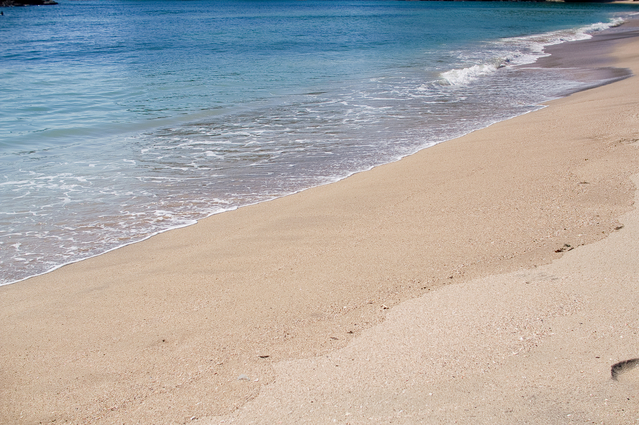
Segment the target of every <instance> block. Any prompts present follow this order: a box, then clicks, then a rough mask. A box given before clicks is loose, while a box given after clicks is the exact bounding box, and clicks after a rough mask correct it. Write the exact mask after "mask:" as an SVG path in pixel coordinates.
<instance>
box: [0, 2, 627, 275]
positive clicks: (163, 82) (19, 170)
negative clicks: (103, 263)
mask: <svg viewBox="0 0 639 425" xmlns="http://www.w3.org/2000/svg"><path fill="white" fill-rule="evenodd" d="M631 10H632V8H628V7H625V6H623V5H589V4H580V5H574V4H538V3H531V4H526V3H464V2H462V3H458V2H451V3H448V2H397V1H351V2H332V1H306V2H298V1H215V2H209V1H204V0H202V1H197V0H196V1H189V2H183V1H176V0H166V1H154V2H139V1H133V0H130V1H115V0H114V1H107V2H105V1H97V0H86V1H82V2H79V1H71V0H68V1H64V0H62V1H60V5H58V6H53V7H30V8H5V10H4V11H5V16H4V17H2V18H3V19H1V20H0V35H1V36H2V39H3V40H5V42H3V43H2V44H1V45H0V63H2V68H3V75H4V76H3V80H2V83H0V84H2V90H0V200H1V202H0V268H1V272H0V284H2V283H4V284H6V283H11V282H15V281H18V280H21V279H24V278H26V277H29V276H33V275H36V274H40V273H43V272H46V271H49V270H51V269H54V268H56V267H59V266H60V265H63V264H66V263H69V262H72V261H77V260H80V259H83V258H87V257H90V256H94V255H98V254H100V253H103V252H105V251H108V250H110V249H114V248H117V247H119V246H122V245H125V244H128V243H132V242H135V241H139V240H142V239H145V238H147V237H149V236H151V235H153V234H156V233H158V232H161V231H165V230H168V229H171V228H176V227H180V226H184V225H188V224H191V223H194V222H195V221H196V220H198V219H201V218H203V217H206V216H208V215H211V214H214V213H217V212H221V211H225V210H229V209H234V208H237V207H240V206H242V205H247V204H251V203H255V202H260V201H264V200H267V199H272V198H274V197H278V196H283V195H286V194H289V193H293V192H296V191H299V190H303V189H305V188H308V187H312V186H316V185H319V184H325V183H328V182H333V181H336V180H339V179H342V178H344V177H346V176H348V175H350V174H352V173H355V172H358V171H362V170H366V169H369V168H371V167H373V166H375V165H379V164H382V163H387V162H390V161H394V160H396V159H398V158H401V157H402V156H405V155H408V154H411V153H414V152H416V151H418V150H420V149H423V148H425V147H428V146H431V145H433V144H436V143H439V142H442V141H445V140H449V139H451V138H453V137H457V136H459V135H462V134H465V133H468V132H470V131H473V130H475V129H479V128H483V127H485V126H487V125H490V124H491V123H494V122H497V121H500V120H504V119H507V118H510V117H513V116H516V115H520V114H522V113H526V112H529V111H532V110H535V109H537V108H538V107H539V106H538V105H539V103H540V102H543V101H545V100H548V99H551V98H553V97H556V96H559V95H561V94H565V93H567V92H570V91H574V90H578V89H580V88H583V87H585V86H586V85H588V84H595V83H597V82H599V80H602V79H606V78H608V77H609V76H608V75H607V74H605V73H604V74H596V73H587V72H586V73H584V72H580V73H578V74H577V73H574V72H565V71H564V70H561V69H556V68H553V69H539V68H538V67H535V66H534V62H535V60H536V59H537V58H538V57H540V56H542V55H543V54H544V53H543V49H544V47H545V46H548V45H551V44H556V43H561V42H567V41H570V40H577V39H585V38H588V37H590V35H591V34H593V33H596V32H597V31H600V30H604V29H606V28H609V27H611V26H613V25H617V24H618V23H620V22H621V18H622V17H623V16H624V14H627V13H630V11H631ZM531 64H532V65H531ZM522 65H527V66H522Z"/></svg>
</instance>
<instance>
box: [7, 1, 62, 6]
mask: <svg viewBox="0 0 639 425" xmlns="http://www.w3.org/2000/svg"><path fill="white" fill-rule="evenodd" d="M52 4H58V3H56V2H55V1H53V0H0V6H3V7H10V6H39V5H52Z"/></svg>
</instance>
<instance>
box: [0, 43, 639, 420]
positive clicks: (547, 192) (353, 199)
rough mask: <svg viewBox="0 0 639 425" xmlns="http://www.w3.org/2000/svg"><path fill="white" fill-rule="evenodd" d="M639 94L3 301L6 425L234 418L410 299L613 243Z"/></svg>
mask: <svg viewBox="0 0 639 425" xmlns="http://www.w3.org/2000/svg"><path fill="white" fill-rule="evenodd" d="M622 43H623V46H627V45H630V44H632V45H634V46H636V45H637V43H638V41H637V39H636V38H635V39H632V40H625V41H623V42H622ZM625 52H626V53H625V56H624V57H623V60H625V61H626V62H631V59H632V58H631V55H630V54H629V53H628V51H625ZM636 62H637V60H636V59H635V62H632V63H631V65H629V66H634V70H635V74H637V72H639V71H638V68H637V63H636ZM624 66H625V64H624ZM635 79H636V77H631V78H630V79H626V80H623V81H619V82H616V83H614V84H611V85H606V86H602V87H598V88H596V89H592V90H588V91H585V92H579V93H576V94H573V95H571V96H569V97H568V98H563V99H559V100H555V101H552V102H550V103H549V106H548V107H547V108H544V109H541V110H538V111H535V112H533V113H530V114H525V115H523V116H519V117H516V118H513V119H511V120H507V121H503V122H500V123H497V124H494V125H493V126H490V127H488V128H486V129H483V130H479V131H476V132H473V133H470V134H469V135H466V136H464V137H461V138H458V139H454V140H452V141H448V142H446V143H442V144H439V145H436V146H434V147H431V148H428V149H425V150H422V151H420V152H419V153H417V154H415V155H413V156H410V157H406V158H404V159H402V160H401V161H398V162H394V163H390V164H386V165H383V166H379V167H376V168H374V169H372V170H369V171H367V172H363V173H359V174H355V175H353V176H351V177H349V178H348V179H345V180H341V181H340V182H337V183H333V184H330V185H325V186H320V187H316V188H313V189H308V190H306V191H303V192H299V193H297V194H294V195H290V196H287V197H283V198H278V199H275V200H272V201H269V202H265V203H260V204H255V205H252V206H248V207H243V208H241V209H238V210H235V211H231V212H227V213H225V214H218V215H214V216H211V217H209V218H207V219H206V220H203V221H201V222H200V223H198V224H196V225H193V226H189V227H185V228H183V229H179V230H174V231H172V232H166V233H162V234H160V235H157V236H154V237H152V238H151V239H148V240H146V241H144V242H140V243H136V244H133V245H128V246H126V247H124V248H119V249H117V250H115V251H111V252H110V253H108V254H103V255H100V256H98V257H93V258H92V259H89V260H83V261H82V262H79V263H74V264H71V265H68V266H65V267H62V268H60V269H57V270H56V271H53V272H50V273H47V274H45V275H41V276H39V277H35V278H30V279H28V280H26V281H21V282H20V283H19V284H18V285H6V286H3V287H1V288H0V291H1V292H2V294H1V296H0V300H1V301H0V303H2V309H0V311H2V318H0V323H2V326H3V335H8V336H7V338H6V341H5V343H4V344H3V346H2V349H1V351H0V361H2V368H1V369H0V370H2V373H3V378H4V379H3V382H4V385H3V386H2V387H1V388H0V395H1V396H2V397H3V399H4V400H7V401H8V405H7V406H6V409H7V410H6V411H2V412H0V419H2V420H3V421H7V422H17V423H32V422H37V421H43V422H52V421H53V420H58V421H60V420H67V421H69V422H72V423H113V422H116V421H118V420H119V421H123V420H126V421H131V422H143V423H144V422H146V423H148V422H153V421H157V420H159V418H160V419H161V420H162V421H163V422H166V423H169V422H170V423H174V422H175V423H180V422H182V421H186V420H188V419H189V418H191V417H199V418H201V417H206V416H213V415H220V414H225V413H228V412H231V411H233V410H234V409H236V408H238V407H240V406H242V405H244V404H245V403H246V401H248V400H250V399H253V398H254V397H256V396H257V394H258V393H260V391H262V389H263V388H264V387H263V386H264V385H265V384H268V383H270V382H273V381H274V380H275V377H276V365H277V364H280V362H282V361H284V360H291V359H299V358H309V357H314V356H318V355H323V354H326V353H331V352H334V350H336V349H338V348H343V347H345V346H346V345H347V344H348V342H349V341H352V340H353V338H354V337H356V336H357V335H359V334H361V333H362V332H363V331H364V330H365V329H371V328H372V327H373V326H374V325H376V324H378V323H381V322H382V321H383V320H384V318H385V316H386V313H387V312H388V311H389V310H390V308H391V307H393V306H395V305H397V304H399V303H401V302H403V301H406V300H409V299H414V298H416V297H419V296H421V295H424V294H425V293H428V292H429V291H433V290H435V289H437V288H440V287H443V286H445V285H447V284H449V283H453V282H454V283H457V282H467V281H470V280H472V279H475V278H481V277H486V276H493V275H496V274H499V273H504V272H509V271H515V270H521V269H528V268H531V267H536V266H541V265H543V264H549V263H550V262H552V261H553V260H556V259H557V258H559V257H561V255H562V252H556V251H561V249H562V248H563V247H564V246H565V245H570V247H578V246H582V245H587V244H590V243H593V242H595V241H599V240H601V239H602V238H604V237H606V236H607V235H609V234H611V233H613V232H615V229H617V228H618V227H619V223H618V222H617V218H618V217H620V216H621V215H622V214H623V213H626V212H628V211H630V210H631V205H632V204H633V202H634V193H635V187H634V185H633V183H632V182H630V180H629V179H628V177H629V176H630V175H632V174H634V173H636V169H637V168H636V166H637V164H638V163H639V157H638V155H637V153H636V148H635V146H631V143H630V141H631V140H635V138H636V137H638V136H637V134H636V133H634V132H633V130H632V128H631V126H630V125H629V124H628V123H629V122H631V121H632V119H633V116H634V115H633V112H632V110H633V106H636V101H634V100H633V99H632V96H633V94H632V93H630V92H631V91H632V89H633V87H632V84H630V85H629V84H628V82H629V81H634V80H635ZM635 91H636V90H635ZM618 99H623V101H622V102H621V106H619V105H617V104H616V102H618ZM633 102H634V103H633ZM624 105H626V106H624ZM627 105H629V106H627ZM615 108H616V109H615ZM620 109H621V110H620ZM613 110H614V114H613V113H612V112H610V111H613ZM606 113H608V114H612V115H606ZM570 120H572V121H570ZM597 120H599V121H597ZM624 120H625V121H624ZM613 121H614V122H615V123H618V124H623V123H626V124H627V125H626V126H625V127H624V126H623V125H618V126H617V127H619V128H617V127H614V126H613V127H614V128H611V124H610V123H611V122H613ZM567 122H568V123H570V124H571V125H570V126H569V127H570V128H567V124H566V123H567ZM602 123H603V124H605V125H606V126H605V128H604V127H602ZM556 140H562V141H564V143H562V144H561V145H560V144H558V143H556ZM622 140H626V142H623V141H622ZM532 142H534V145H533V144H532ZM611 163H614V164H615V167H616V168H615V169H614V170H613V169H611V168H612V167H610V164H611ZM633 170H634V172H633ZM436 292H438V291H436ZM132 359H135V360H134V361H132ZM244 376H245V377H248V378H250V380H248V381H247V380H245V379H243V378H242V379H238V377H244ZM255 379H257V381H256V380H255ZM20 414H23V415H24V417H22V418H21V417H20Z"/></svg>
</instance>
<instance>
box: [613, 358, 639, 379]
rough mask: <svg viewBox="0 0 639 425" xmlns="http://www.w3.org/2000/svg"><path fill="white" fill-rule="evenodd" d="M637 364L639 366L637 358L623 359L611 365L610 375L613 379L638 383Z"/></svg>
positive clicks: (638, 370) (638, 371)
mask: <svg viewBox="0 0 639 425" xmlns="http://www.w3.org/2000/svg"><path fill="white" fill-rule="evenodd" d="M637 366H639V359H630V360H624V361H622V362H619V363H615V364H613V365H612V367H611V368H610V375H611V376H612V379H614V380H615V381H624V382H625V381H632V382H636V383H639V368H637ZM631 371H632V372H631Z"/></svg>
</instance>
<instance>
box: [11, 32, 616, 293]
mask: <svg viewBox="0 0 639 425" xmlns="http://www.w3.org/2000/svg"><path fill="white" fill-rule="evenodd" d="M613 28H614V27H613ZM595 36H596V37H597V38H601V34H596V35H595ZM588 41H589V40H585V42H588ZM582 42H583V41H582ZM568 43H569V44H573V43H580V42H579V41H577V42H575V41H573V42H568ZM564 44H566V42H564V43H561V44H560V45H550V46H547V49H556V48H557V47H559V50H561V48H560V46H562V45H564ZM598 44H603V43H598ZM590 49H592V46H591V47H590ZM599 50H601V51H603V50H602V49H601V48H599ZM595 53H596V52H595ZM553 55H554V53H553ZM547 59H548V58H547V57H541V59H540V60H538V61H537V62H535V63H532V64H526V65H519V66H516V67H515V69H517V68H521V69H526V68H528V67H533V68H536V67H537V66H538V64H539V63H540V62H542V61H544V60H547ZM590 59H591V58H590ZM562 60H565V57H564V58H562ZM581 62H582V63H581V64H580V65H583V64H584V63H588V61H587V60H582V61H581ZM580 65H577V66H580ZM590 65H593V64H590ZM541 66H542V67H548V68H552V67H553V65H552V64H550V65H548V66H546V65H541ZM590 68H591V71H590V72H594V71H593V69H592V68H593V67H592V66H590ZM597 71H598V72H600V73H601V75H599V76H598V77H596V78H595V77H592V78H593V79H596V80H599V78H603V80H602V81H600V82H597V83H595V84H591V85H590V86H588V87H584V88H581V89H569V90H568V91H566V92H564V93H560V94H557V95H556V96H559V97H565V96H568V95H570V94H571V93H574V92H575V91H580V90H588V89H590V88H593V87H596V86H598V85H605V84H610V83H611V82H613V81H615V80H618V79H623V78H627V75H626V74H624V71H625V70H622V69H617V68H613V67H607V68H602V67H598V68H597ZM533 72H534V71H533ZM604 76H605V77H604ZM553 98H555V96H553ZM531 105H533V104H531ZM533 106H534V107H535V108H542V107H543V106H542V104H534V105H533ZM519 113H520V114H526V113H528V112H519ZM512 118H513V117H509V118H505V119H512ZM502 119H503V118H502ZM495 122H498V121H487V122H484V123H483V124H481V125H483V127H481V126H479V127H477V128H475V129H468V130H464V131H468V132H474V131H478V130H481V129H482V128H485V127H488V126H490V125H493V124H494V123H495ZM465 134H468V133H458V134H457V135H456V136H455V137H453V136H452V135H450V134H449V135H448V136H446V137H452V138H458V137H461V135H465ZM448 140H451V139H448ZM448 140H444V141H438V142H432V143H433V144H438V143H444V142H446V141H448ZM433 144H430V145H429V146H428V147H432V146H433ZM426 148H427V147H423V146H422V147H421V148H419V150H422V149H426ZM414 153H415V151H412V153H403V154H402V155H401V156H400V155H397V156H392V157H387V158H386V159H384V161H388V162H383V163H380V164H375V165H373V166H371V167H369V168H365V169H360V170H357V171H350V172H348V173H342V174H339V175H335V176H332V177H331V178H330V180H331V181H330V182H324V183H321V184H319V185H320V186H322V185H325V184H332V183H334V182H337V181H340V180H343V179H346V178H349V177H350V176H352V175H353V174H358V173H361V172H366V171H369V170H370V169H371V168H375V167H378V166H380V165H384V164H386V163H392V162H397V161H399V160H401V159H402V158H404V157H406V156H410V155H413V154H414ZM313 187H317V185H316V186H309V187H302V188H298V189H297V190H295V191H291V192H287V193H280V194H277V195H274V196H275V197H273V198H271V199H265V200H262V201H256V202H253V203H251V202H248V203H245V204H239V205H234V206H232V207H229V208H225V209H223V210H218V211H215V212H211V211H201V212H202V215H201V216H199V217H195V216H194V217H190V218H188V220H189V221H190V223H187V224H185V223H184V221H182V223H181V224H173V225H171V227H168V228H163V229H159V230H158V229H153V231H152V232H151V233H147V232H146V231H143V232H142V237H141V238H140V239H136V240H130V239H129V238H128V237H122V238H117V239H118V240H119V243H121V245H118V246H113V245H112V244H110V243H109V244H107V245H106V247H104V246H103V247H102V248H100V251H99V252H97V253H95V250H94V249H93V248H92V247H89V248H85V249H86V250H85V251H84V252H85V253H86V252H92V253H91V254H90V255H88V256H86V257H83V258H74V256H73V254H72V255H70V256H69V258H67V259H65V260H63V261H64V262H63V263H60V264H56V265H52V264H50V263H53V261H43V263H47V264H48V266H49V267H50V268H49V269H48V270H44V271H42V270H40V271H34V270H31V271H30V272H29V273H33V274H30V275H27V276H24V275H22V277H17V276H13V275H12V277H11V279H15V280H11V281H4V282H0V286H5V285H12V284H15V283H19V282H23V281H25V280H28V279H31V278H33V277H38V276H43V275H46V274H47V273H50V272H52V271H55V270H58V269H59V268H61V267H65V266H68V265H70V264H74V263H77V262H81V261H85V260H87V259H91V258H94V257H96V256H100V255H103V254H106V253H108V252H111V251H113V250H117V249H121V248H123V247H126V246H128V245H131V244H136V243H140V242H143V241H146V240H148V239H149V238H152V237H155V236H157V235H159V234H161V233H165V232H168V231H173V230H177V229H181V228H183V227H188V226H191V225H194V224H196V223H197V222H198V221H201V220H204V219H206V218H208V217H211V216H213V215H217V214H222V213H226V212H229V211H234V210H235V209H237V208H244V207H247V206H251V205H253V204H254V203H260V202H269V201H272V200H274V199H278V198H280V197H284V196H290V195H291V194H295V193H299V192H301V191H304V190H308V189H312V188H313ZM121 224H122V223H121ZM70 228H73V226H71V227H70ZM143 229H144V228H143ZM145 233H146V234H145ZM59 237H62V238H64V237H65V235H64V234H62V235H59ZM66 237H70V236H69V235H68V234H67V235H66ZM36 251H37V250H36ZM29 255H31V256H33V255H34V252H31V253H30V254H29ZM42 255H43V259H44V258H48V257H47V256H46V254H42ZM85 255H86V254H85ZM27 258H29V257H27ZM8 261H10V260H8ZM25 262H28V261H26V260H25ZM9 267H10V268H11V269H12V270H13V268H14V267H15V265H10V266H9Z"/></svg>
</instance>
